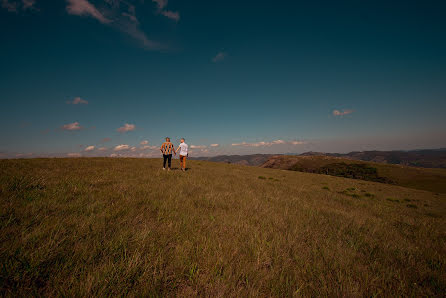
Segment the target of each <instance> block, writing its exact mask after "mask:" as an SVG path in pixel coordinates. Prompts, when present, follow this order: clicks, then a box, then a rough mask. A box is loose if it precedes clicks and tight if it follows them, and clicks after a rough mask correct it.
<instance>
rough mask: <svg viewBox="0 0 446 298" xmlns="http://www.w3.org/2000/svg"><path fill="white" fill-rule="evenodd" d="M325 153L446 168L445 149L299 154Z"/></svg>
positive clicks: (392, 162) (374, 160) (407, 164)
mask: <svg viewBox="0 0 446 298" xmlns="http://www.w3.org/2000/svg"><path fill="white" fill-rule="evenodd" d="M314 155H325V156H332V157H343V158H349V159H354V160H363V161H372V162H378V163H387V164H394V165H403V166H413V167H422V168H446V149H444V148H441V149H423V150H411V151H401V150H400V151H376V150H375V151H353V152H350V153H323V152H311V151H310V152H305V153H302V154H300V156H314Z"/></svg>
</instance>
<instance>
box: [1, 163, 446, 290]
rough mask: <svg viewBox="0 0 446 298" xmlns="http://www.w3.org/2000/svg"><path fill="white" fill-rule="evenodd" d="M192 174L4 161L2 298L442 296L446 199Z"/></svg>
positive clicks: (263, 177) (335, 180) (215, 170)
mask: <svg viewBox="0 0 446 298" xmlns="http://www.w3.org/2000/svg"><path fill="white" fill-rule="evenodd" d="M174 162H176V163H178V161H177V160H175V161H174ZM188 164H189V166H190V170H189V171H187V172H186V173H183V172H181V171H178V170H176V171H171V172H164V171H162V170H161V169H160V166H161V161H160V160H158V159H111V158H91V159H87V158H81V159H32V160H0V204H1V205H0V210H1V211H0V212H1V213H0V227H1V233H0V261H1V264H2V266H1V271H0V287H1V296H25V295H26V296H29V295H31V294H33V295H49V296H55V295H58V296H59V295H61V296H90V295H95V296H105V295H109V296H116V295H133V296H140V295H150V296H195V295H200V296H208V295H212V296H220V297H227V296H233V297H235V296H248V295H251V296H334V295H335V296H376V295H379V296H381V295H382V296H443V295H444V293H445V292H446V230H445V226H446V222H445V215H446V195H445V194H440V193H436V192H429V191H424V190H416V189H409V188H404V187H400V186H395V185H388V184H380V183H374V182H365V181H360V180H351V179H345V178H339V177H333V176H325V175H317V174H309V173H300V172H294V171H282V170H276V169H265V168H258V167H246V166H238V165H228V164H223V163H211V162H204V161H191V162H189V163H188Z"/></svg>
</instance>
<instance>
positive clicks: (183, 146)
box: [180, 143, 189, 156]
mask: <svg viewBox="0 0 446 298" xmlns="http://www.w3.org/2000/svg"><path fill="white" fill-rule="evenodd" d="M188 148H189V146H187V144H186V143H181V144H180V155H183V156H186V155H187V149H188Z"/></svg>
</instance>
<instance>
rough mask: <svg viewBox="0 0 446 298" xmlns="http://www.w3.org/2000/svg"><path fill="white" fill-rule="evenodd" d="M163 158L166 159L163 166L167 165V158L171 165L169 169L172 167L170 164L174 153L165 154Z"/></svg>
mask: <svg viewBox="0 0 446 298" xmlns="http://www.w3.org/2000/svg"><path fill="white" fill-rule="evenodd" d="M163 159H164V161H163V168H165V167H166V160H167V161H168V165H169V169H170V166H171V165H172V154H167V155H165V154H163Z"/></svg>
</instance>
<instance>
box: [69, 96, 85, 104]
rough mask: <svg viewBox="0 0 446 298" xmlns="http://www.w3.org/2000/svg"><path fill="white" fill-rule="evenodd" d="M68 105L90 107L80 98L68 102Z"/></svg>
mask: <svg viewBox="0 0 446 298" xmlns="http://www.w3.org/2000/svg"><path fill="white" fill-rule="evenodd" d="M67 104H73V105H79V104H84V105H88V101H86V100H84V99H82V98H80V97H75V98H74V99H73V100H72V101H67Z"/></svg>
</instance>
